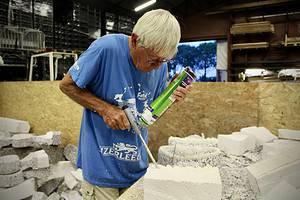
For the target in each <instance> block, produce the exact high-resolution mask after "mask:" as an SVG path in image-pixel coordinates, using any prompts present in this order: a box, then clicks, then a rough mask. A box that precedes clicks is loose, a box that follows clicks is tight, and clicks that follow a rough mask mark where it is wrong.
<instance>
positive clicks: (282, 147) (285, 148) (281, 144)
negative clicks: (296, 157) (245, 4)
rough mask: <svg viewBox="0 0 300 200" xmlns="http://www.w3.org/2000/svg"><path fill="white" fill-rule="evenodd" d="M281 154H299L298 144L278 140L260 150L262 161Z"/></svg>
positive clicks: (299, 144)
mask: <svg viewBox="0 0 300 200" xmlns="http://www.w3.org/2000/svg"><path fill="white" fill-rule="evenodd" d="M283 152H287V153H288V152H291V153H299V154H300V142H299V141H293V140H283V139H278V140H274V141H273V142H270V143H265V144H264V145H263V149H262V159H268V158H271V157H272V156H276V155H279V154H281V153H283Z"/></svg>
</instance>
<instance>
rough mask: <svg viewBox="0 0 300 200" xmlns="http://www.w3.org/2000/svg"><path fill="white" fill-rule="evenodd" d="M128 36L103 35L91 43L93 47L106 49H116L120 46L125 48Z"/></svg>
mask: <svg viewBox="0 0 300 200" xmlns="http://www.w3.org/2000/svg"><path fill="white" fill-rule="evenodd" d="M127 37H128V36H126V35H124V34H109V35H105V36H102V37H100V38H98V39H97V40H95V41H94V42H93V43H92V44H91V48H94V49H102V50H104V51H110V50H116V49H119V48H124V47H123V45H124V40H126V38H127Z"/></svg>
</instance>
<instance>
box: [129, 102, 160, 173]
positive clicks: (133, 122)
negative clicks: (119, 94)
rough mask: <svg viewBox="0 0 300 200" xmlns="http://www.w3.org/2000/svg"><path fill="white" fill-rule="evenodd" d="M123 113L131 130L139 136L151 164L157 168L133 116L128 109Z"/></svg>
mask: <svg viewBox="0 0 300 200" xmlns="http://www.w3.org/2000/svg"><path fill="white" fill-rule="evenodd" d="M124 112H125V114H126V116H127V118H128V120H129V122H130V124H131V127H132V128H133V130H134V131H135V132H136V134H138V135H139V137H140V139H141V141H142V143H143V145H144V146H145V148H146V150H147V153H148V155H149V157H150V159H151V160H152V162H153V163H154V164H155V167H156V168H158V165H157V162H156V161H155V159H154V157H153V155H152V153H151V151H150V149H149V147H148V145H147V143H146V142H145V140H144V138H143V136H142V133H141V131H140V129H139V127H138V126H137V124H136V122H135V118H134V116H133V114H132V112H131V110H130V108H126V109H124Z"/></svg>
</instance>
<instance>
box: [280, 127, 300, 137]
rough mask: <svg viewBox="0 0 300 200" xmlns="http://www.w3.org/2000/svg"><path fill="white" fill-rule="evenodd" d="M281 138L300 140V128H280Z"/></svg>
mask: <svg viewBox="0 0 300 200" xmlns="http://www.w3.org/2000/svg"><path fill="white" fill-rule="evenodd" d="M278 136H279V138H283V139H292V140H300V130H290V129H278Z"/></svg>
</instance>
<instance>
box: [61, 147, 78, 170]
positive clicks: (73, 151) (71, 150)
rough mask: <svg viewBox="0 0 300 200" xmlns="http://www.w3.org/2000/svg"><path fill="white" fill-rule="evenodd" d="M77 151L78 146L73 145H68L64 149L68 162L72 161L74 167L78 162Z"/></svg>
mask: <svg viewBox="0 0 300 200" xmlns="http://www.w3.org/2000/svg"><path fill="white" fill-rule="evenodd" d="M77 151H78V148H77V146H75V145H73V144H68V145H67V146H66V147H65V148H64V156H65V158H66V159H67V160H69V161H71V163H73V165H76V161H77Z"/></svg>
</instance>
